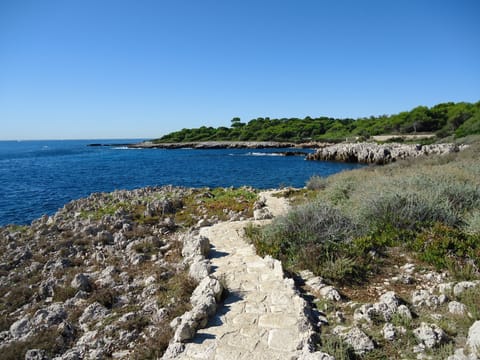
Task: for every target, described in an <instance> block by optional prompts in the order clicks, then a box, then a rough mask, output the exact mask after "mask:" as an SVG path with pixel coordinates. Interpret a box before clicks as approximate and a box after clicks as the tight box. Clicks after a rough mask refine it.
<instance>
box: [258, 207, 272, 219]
mask: <svg viewBox="0 0 480 360" xmlns="http://www.w3.org/2000/svg"><path fill="white" fill-rule="evenodd" d="M253 218H254V219H255V220H266V219H271V218H273V215H272V213H271V212H270V210H268V208H266V207H264V208H261V209H255V210H254V211H253Z"/></svg>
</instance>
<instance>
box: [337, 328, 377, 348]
mask: <svg viewBox="0 0 480 360" xmlns="http://www.w3.org/2000/svg"><path fill="white" fill-rule="evenodd" d="M333 333H334V334H336V335H338V336H340V337H341V338H342V339H343V340H344V341H345V342H346V343H347V344H349V345H350V346H351V347H352V348H353V350H354V351H355V353H356V354H358V355H361V354H364V353H366V352H368V351H372V350H373V349H374V348H375V345H374V343H373V341H372V340H371V339H370V338H369V337H368V336H367V335H366V334H365V333H364V332H363V331H362V330H360V329H359V328H358V327H356V326H354V327H352V328H348V327H345V326H340V325H338V326H336V327H335V328H334V329H333Z"/></svg>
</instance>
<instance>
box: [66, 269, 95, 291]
mask: <svg viewBox="0 0 480 360" xmlns="http://www.w3.org/2000/svg"><path fill="white" fill-rule="evenodd" d="M70 286H71V287H73V288H74V289H77V290H82V291H87V292H89V291H90V290H91V289H92V285H91V283H90V278H89V277H88V276H87V275H85V274H82V273H80V274H76V275H75V276H74V278H73V280H72V282H71V283H70Z"/></svg>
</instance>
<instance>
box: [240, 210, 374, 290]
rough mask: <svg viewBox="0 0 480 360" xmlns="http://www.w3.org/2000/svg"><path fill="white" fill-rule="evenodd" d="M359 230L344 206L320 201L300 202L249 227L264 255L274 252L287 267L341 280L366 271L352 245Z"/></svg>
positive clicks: (362, 274)
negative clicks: (263, 223) (266, 222)
mask: <svg viewBox="0 0 480 360" xmlns="http://www.w3.org/2000/svg"><path fill="white" fill-rule="evenodd" d="M357 232H358V231H357V227H356V225H355V223H354V222H352V221H351V220H350V219H349V218H348V217H346V216H345V215H343V213H342V212H341V211H340V210H338V209H337V208H335V207H332V206H329V205H326V204H325V203H322V202H319V201H314V202H311V203H308V204H306V205H302V206H298V207H297V208H295V209H294V210H292V211H290V212H289V213H288V214H287V215H285V216H283V217H278V218H276V219H275V220H274V221H273V222H272V223H271V224H269V225H267V226H265V227H263V228H255V227H253V226H252V227H249V228H247V229H246V233H247V236H249V237H250V239H251V240H252V242H253V244H254V246H255V248H256V250H257V252H258V253H259V254H260V255H261V256H265V255H271V256H273V257H275V258H278V259H280V260H282V261H283V263H284V265H285V266H286V267H287V268H291V269H297V268H298V269H309V270H311V271H312V272H314V273H316V274H319V275H322V276H324V277H325V278H327V279H330V280H333V281H337V282H343V281H356V280H360V278H362V277H364V275H365V269H364V268H363V264H364V263H363V262H359V263H357V254H356V253H355V252H354V250H355V249H356V248H355V247H354V246H352V239H353V235H354V234H355V233H357ZM359 277H360V278H359Z"/></svg>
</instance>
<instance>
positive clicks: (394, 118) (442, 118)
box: [153, 101, 480, 143]
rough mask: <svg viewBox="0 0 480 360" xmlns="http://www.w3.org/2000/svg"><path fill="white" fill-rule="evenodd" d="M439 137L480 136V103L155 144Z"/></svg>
mask: <svg viewBox="0 0 480 360" xmlns="http://www.w3.org/2000/svg"><path fill="white" fill-rule="evenodd" d="M418 133H430V134H432V133H433V134H435V135H436V138H446V137H449V136H453V137H455V138H460V137H464V136H467V135H472V134H480V101H478V102H476V103H468V102H458V103H454V102H448V103H441V104H438V105H435V106H432V107H430V108H429V107H427V106H418V107H416V108H414V109H412V110H410V111H404V112H400V113H398V114H394V115H380V116H370V117H368V118H358V119H352V118H345V119H337V118H332V117H325V116H323V117H317V118H312V117H310V116H307V117H305V118H303V119H300V118H282V119H271V118H269V117H265V118H263V117H259V118H257V119H252V120H250V121H249V122H247V123H245V122H242V120H241V119H240V118H238V117H235V118H233V119H232V120H231V124H230V127H225V126H221V127H218V128H214V127H207V126H201V127H199V128H194V129H182V130H180V131H175V132H172V133H170V134H167V135H165V136H163V137H161V138H159V139H155V140H153V143H182V142H195V141H282V142H283V141H288V142H309V141H324V142H339V141H345V139H348V138H355V139H360V140H363V139H364V140H366V139H369V138H370V137H372V136H376V135H385V134H394V135H399V137H401V136H403V135H411V134H418Z"/></svg>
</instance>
